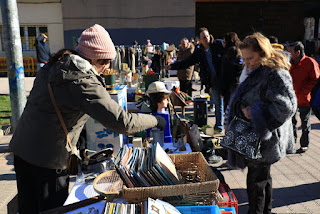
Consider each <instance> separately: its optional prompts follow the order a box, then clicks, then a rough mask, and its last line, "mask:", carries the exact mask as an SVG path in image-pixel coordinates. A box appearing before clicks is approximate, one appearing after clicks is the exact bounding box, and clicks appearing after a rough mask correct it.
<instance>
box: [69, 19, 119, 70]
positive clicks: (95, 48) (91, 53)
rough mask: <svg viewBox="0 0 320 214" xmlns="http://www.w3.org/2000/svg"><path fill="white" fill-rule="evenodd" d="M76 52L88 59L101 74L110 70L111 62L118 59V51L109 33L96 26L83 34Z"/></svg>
mask: <svg viewBox="0 0 320 214" xmlns="http://www.w3.org/2000/svg"><path fill="white" fill-rule="evenodd" d="M78 43H79V44H78V46H77V47H76V49H75V50H76V51H77V52H78V53H79V54H80V55H81V56H83V57H84V58H86V59H88V60H89V61H90V62H91V64H92V65H93V66H94V67H95V69H96V71H97V72H98V73H99V74H100V73H101V72H103V71H104V69H107V68H108V65H110V62H111V60H114V58H115V57H116V49H115V47H114V44H113V42H112V40H111V38H110V35H109V33H108V32H107V31H106V30H105V29H104V27H102V26H101V25H98V24H95V25H94V26H92V27H90V28H88V29H86V30H85V31H83V32H82V34H81V36H80V38H79V40H78Z"/></svg>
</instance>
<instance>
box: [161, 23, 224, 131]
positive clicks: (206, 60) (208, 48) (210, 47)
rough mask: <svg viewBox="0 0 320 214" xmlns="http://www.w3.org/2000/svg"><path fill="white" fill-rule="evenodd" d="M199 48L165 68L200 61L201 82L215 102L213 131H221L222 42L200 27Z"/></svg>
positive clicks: (181, 66) (177, 67) (180, 66)
mask: <svg viewBox="0 0 320 214" xmlns="http://www.w3.org/2000/svg"><path fill="white" fill-rule="evenodd" d="M200 42H201V45H200V48H196V49H195V51H194V52H193V54H192V55H191V56H190V57H188V58H186V59H184V60H182V61H180V62H176V63H174V64H171V65H170V66H167V70H171V69H173V70H179V69H184V68H188V67H189V66H191V65H195V64H196V63H200V78H201V84H202V85H204V86H205V87H206V88H205V90H206V92H207V93H210V96H211V97H212V98H213V99H211V100H213V101H214V102H215V103H214V104H215V115H216V124H215V127H214V129H215V132H218V133H221V132H223V98H222V97H221V96H220V92H219V90H220V87H219V75H220V72H221V57H222V54H223V44H222V43H221V41H220V40H217V41H216V40H214V39H213V37H212V35H210V34H209V31H208V29H207V28H200ZM211 105H212V104H211Z"/></svg>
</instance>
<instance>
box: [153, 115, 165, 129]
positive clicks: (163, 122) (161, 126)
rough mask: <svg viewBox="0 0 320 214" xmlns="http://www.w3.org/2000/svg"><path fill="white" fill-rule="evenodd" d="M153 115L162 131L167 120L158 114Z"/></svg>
mask: <svg viewBox="0 0 320 214" xmlns="http://www.w3.org/2000/svg"><path fill="white" fill-rule="evenodd" d="M155 117H156V119H157V121H158V124H157V127H158V128H160V130H161V131H163V130H164V129H165V128H166V125H167V121H166V120H165V119H164V118H163V117H162V116H160V115H156V116H155Z"/></svg>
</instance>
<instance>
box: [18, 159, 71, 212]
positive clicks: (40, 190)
mask: <svg viewBox="0 0 320 214" xmlns="http://www.w3.org/2000/svg"><path fill="white" fill-rule="evenodd" d="M14 167H15V171H16V179H17V187H18V204H19V213H20V214H25V213H28V214H29V213H30V214H33V213H40V212H41V211H45V210H48V209H52V208H55V207H59V206H62V205H63V204H64V202H65V200H66V199H67V197H68V188H69V175H68V174H67V170H63V171H61V170H55V169H47V168H43V167H38V166H34V165H32V164H29V163H27V162H26V161H24V160H22V159H21V158H19V157H18V156H16V155H15V156H14Z"/></svg>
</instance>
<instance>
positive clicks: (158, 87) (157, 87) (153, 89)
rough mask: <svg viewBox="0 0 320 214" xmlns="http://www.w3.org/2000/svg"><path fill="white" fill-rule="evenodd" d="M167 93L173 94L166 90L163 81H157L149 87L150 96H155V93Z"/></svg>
mask: <svg viewBox="0 0 320 214" xmlns="http://www.w3.org/2000/svg"><path fill="white" fill-rule="evenodd" d="M160 92H163V93H166V94H170V93H171V92H170V91H169V90H168V89H167V88H166V86H165V84H164V83H163V82H161V81H155V82H153V83H151V84H150V85H149V87H148V90H147V93H148V94H154V93H160Z"/></svg>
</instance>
